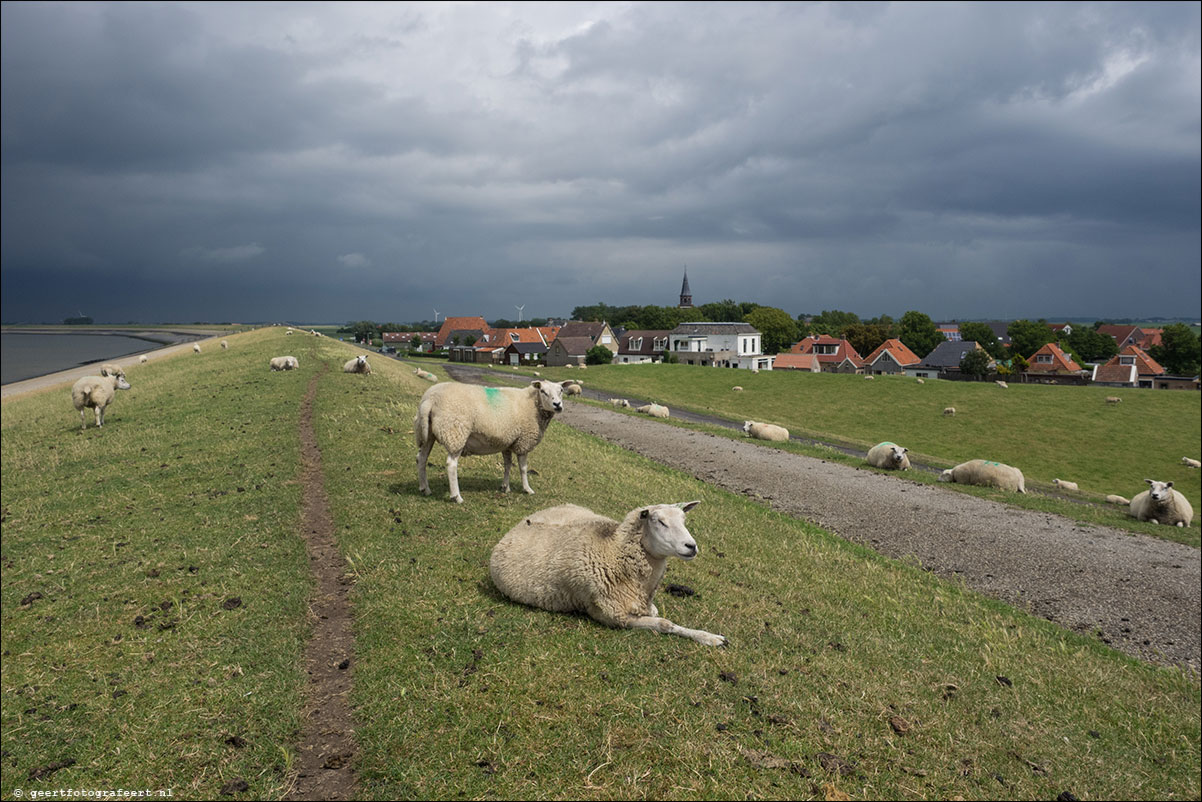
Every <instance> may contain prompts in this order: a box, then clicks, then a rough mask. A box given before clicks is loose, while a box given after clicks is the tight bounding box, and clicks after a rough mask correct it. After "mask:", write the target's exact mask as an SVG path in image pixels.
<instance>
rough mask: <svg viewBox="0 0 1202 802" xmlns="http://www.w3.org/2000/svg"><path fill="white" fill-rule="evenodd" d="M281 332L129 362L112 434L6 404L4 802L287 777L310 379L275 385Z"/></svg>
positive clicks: (212, 787)
mask: <svg viewBox="0 0 1202 802" xmlns="http://www.w3.org/2000/svg"><path fill="white" fill-rule="evenodd" d="M280 333H281V332H279V331H270V330H269V331H266V332H255V333H250V334H242V335H237V336H231V337H229V341H230V350H228V351H222V350H221V349H218V348H212V349H208V350H206V352H205V353H204V354H201V355H194V354H192V353H191V352H190V351H188V352H185V353H181V354H180V355H178V356H176V357H173V358H169V359H163V360H161V361H155V362H151V363H149V364H146V365H138V366H135V367H132V368H130V369H129V370H128V376H129V380H130V383H131V384H132V385H133V387H132V389H130V390H128V391H125V392H121V393H119V394H118V397H117V399H116V400H115V401H114V402H113V404H112V405H111V406H110V407H109V409H108V413H107V415H106V421H105V426H104V428H103V429H99V430H98V429H96V428H95V426H94V420H93V419H92V416H91V415H90V414H89V421H90V425H89V427H88V429H87V430H86V431H82V432H81V431H80V427H79V414H78V413H77V412H76V411H75V409H74V407H72V405H71V400H70V393H69V389H68V388H62V389H54V390H50V391H46V392H41V393H37V394H33V395H28V396H24V397H20V398H16V399H11V400H6V401H5V402H4V409H3V471H2V474H0V475H2V482H3V515H2V520H3V523H2V526H3V549H2V551H3V556H2V559H3V591H2V596H0V598H2V601H3V603H2V633H3V634H2V643H3V649H2V657H3V660H2V663H0V665H2V668H0V672H2V676H3V695H2V696H0V709H2V715H3V718H2V721H3V735H2V737H0V744H2V747H3V757H2V760H3V767H4V771H3V781H2V782H3V788H2V793H3V797H4V798H5V799H12V798H14V791H15V789H22V790H23V791H24V793H25V798H29V794H30V792H31V791H34V790H48V789H57V788H77V789H110V790H112V789H117V788H125V789H149V790H151V791H157V790H160V789H170V790H171V791H172V795H173V797H175V798H205V797H213V796H214V795H216V794H218V793H219V792H220V791H221V789H222V787H223V786H226V785H227V784H228V783H236V781H237V780H239V779H241V780H242V781H244V782H245V783H246V784H247V786H248V789H249V791H248V796H250V795H253V796H259V797H264V798H269V797H278V796H279V795H280V794H281V793H282V792H283V789H284V788H285V786H286V784H287V783H288V782H289V780H290V775H291V763H292V743H293V740H294V737H295V733H296V731H297V729H298V726H299V713H298V711H299V706H300V702H301V694H302V692H303V688H304V681H305V676H304V672H303V670H302V667H301V662H300V654H301V647H302V645H303V641H304V638H305V637H306V636H307V633H308V624H307V622H306V614H307V609H308V597H309V592H310V588H311V580H310V576H309V567H308V559H307V558H306V555H305V549H304V546H303V544H302V542H301V541H300V539H299V538H298V537H297V521H298V509H299V500H300V490H299V486H298V484H297V481H296V480H297V475H298V470H299V467H298V465H299V448H298V439H297V420H298V411H299V406H300V401H301V398H302V396H303V394H304V391H305V385H306V383H307V381H308V378H309V375H311V373H312V372H313V371H314V370H315V369H316V365H315V364H314V362H313V360H311V359H309V360H305V359H304V355H303V354H302V355H301V357H302V362H301V366H302V368H301V370H300V371H297V372H292V373H277V374H271V373H269V372H268V370H267V359H268V357H269V355H274V354H276V353H284V352H285V351H283V350H282V345H281V344H280V343H279V342H278V340H279V339H282V337H279V334H280ZM288 339H289V342H288V345H289V346H291V345H293V341H295V340H296V338H288ZM302 342H303V341H302ZM39 594H40V595H39ZM236 787H240V786H236Z"/></svg>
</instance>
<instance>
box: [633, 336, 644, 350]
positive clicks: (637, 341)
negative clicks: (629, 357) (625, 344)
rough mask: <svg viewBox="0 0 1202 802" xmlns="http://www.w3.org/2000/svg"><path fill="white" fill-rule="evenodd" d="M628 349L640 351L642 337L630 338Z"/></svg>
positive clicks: (641, 348)
mask: <svg viewBox="0 0 1202 802" xmlns="http://www.w3.org/2000/svg"><path fill="white" fill-rule="evenodd" d="M630 350H631V351H642V350H643V338H642V337H636V338H635V339H633V340H631V341H630Z"/></svg>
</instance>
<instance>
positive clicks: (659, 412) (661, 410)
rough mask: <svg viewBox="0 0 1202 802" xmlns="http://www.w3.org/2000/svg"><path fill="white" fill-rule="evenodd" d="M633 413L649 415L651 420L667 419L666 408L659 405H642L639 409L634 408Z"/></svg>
mask: <svg viewBox="0 0 1202 802" xmlns="http://www.w3.org/2000/svg"><path fill="white" fill-rule="evenodd" d="M634 411H635V412H641V413H643V414H644V415H650V416H651V417H653V418H666V417H668V408H667V407H665V406H662V405H660V404H644V405H643V406H641V407H635V410H634Z"/></svg>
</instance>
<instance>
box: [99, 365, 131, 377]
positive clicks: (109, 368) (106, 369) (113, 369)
mask: <svg viewBox="0 0 1202 802" xmlns="http://www.w3.org/2000/svg"><path fill="white" fill-rule="evenodd" d="M100 375H101V376H124V375H125V369H124V368H122V367H121V366H120V365H115V364H113V363H112V362H105V363H104V364H103V365H101V366H100Z"/></svg>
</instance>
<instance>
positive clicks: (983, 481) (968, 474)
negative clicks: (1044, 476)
mask: <svg viewBox="0 0 1202 802" xmlns="http://www.w3.org/2000/svg"><path fill="white" fill-rule="evenodd" d="M939 481H941V482H955V483H956V484H960V485H980V486H982V487H1000V488H1001V489H1002V490H1009V491H1010V492H1012V493H1026V492H1027V483H1026V479H1024V478H1023V472H1022V471H1020V470H1019V469H1018V468H1015V467H1014V466H1012V465H1004V464H1002V463H1000V462H991V461H989V460H983V459H974V460H969V461H968V462H962V463H960V464H959V465H957V466H956V467H954V468H949V469H947V470H946V471H944V472H943V473H942V474H940V475H939Z"/></svg>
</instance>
